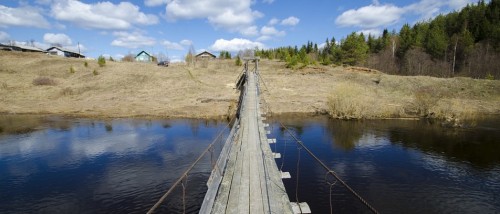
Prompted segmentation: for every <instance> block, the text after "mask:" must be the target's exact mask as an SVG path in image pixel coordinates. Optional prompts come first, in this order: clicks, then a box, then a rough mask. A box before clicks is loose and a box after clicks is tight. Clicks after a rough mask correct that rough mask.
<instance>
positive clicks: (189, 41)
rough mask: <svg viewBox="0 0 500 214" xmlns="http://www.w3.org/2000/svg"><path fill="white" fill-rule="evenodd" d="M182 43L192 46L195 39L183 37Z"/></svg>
mask: <svg viewBox="0 0 500 214" xmlns="http://www.w3.org/2000/svg"><path fill="white" fill-rule="evenodd" d="M180 43H181V45H184V46H190V45H192V44H193V41H191V40H188V39H183V40H181V42H180Z"/></svg>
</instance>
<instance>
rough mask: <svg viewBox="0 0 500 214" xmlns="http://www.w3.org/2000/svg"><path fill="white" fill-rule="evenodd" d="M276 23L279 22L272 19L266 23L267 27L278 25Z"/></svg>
mask: <svg viewBox="0 0 500 214" xmlns="http://www.w3.org/2000/svg"><path fill="white" fill-rule="evenodd" d="M278 22H280V20H279V19H277V18H272V19H271V20H269V22H268V23H267V25H275V24H278Z"/></svg>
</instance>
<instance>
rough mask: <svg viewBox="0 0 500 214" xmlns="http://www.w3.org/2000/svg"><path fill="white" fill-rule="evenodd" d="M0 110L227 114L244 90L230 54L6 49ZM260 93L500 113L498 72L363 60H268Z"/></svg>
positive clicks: (445, 112)
mask: <svg viewBox="0 0 500 214" xmlns="http://www.w3.org/2000/svg"><path fill="white" fill-rule="evenodd" d="M0 65H1V66H0V113H3V114H57V115H65V116H77V117H104V118H106V117H111V118H114V117H160V118H226V117H227V116H228V115H230V114H233V113H234V111H235V107H236V102H237V99H238V96H239V92H238V91H237V90H235V89H234V83H235V81H236V78H237V77H238V75H239V73H240V72H241V70H242V67H237V66H235V65H234V61H233V60H226V61H219V60H216V61H212V62H210V63H198V64H197V65H196V66H194V67H193V66H185V65H183V64H175V63H174V64H172V65H171V66H169V67H159V66H156V65H155V64H152V63H151V64H145V63H134V62H111V61H107V62H106V65H105V66H104V67H99V65H98V64H97V62H96V61H93V60H85V59H68V58H59V57H54V56H47V55H43V54H30V53H15V52H0ZM260 71H261V75H262V79H263V80H264V81H263V82H264V83H265V86H264V88H263V89H264V93H263V97H264V99H266V101H267V102H268V103H269V105H270V107H271V110H272V112H273V113H275V114H330V115H331V116H332V117H334V118H341V119H353V118H355V119H382V118H408V117H430V118H439V119H445V120H446V119H448V120H452V122H453V121H455V120H456V119H459V120H460V119H462V118H472V117H477V116H478V115H489V114H499V113H500V81H498V80H476V79H471V78H460V77H459V78H448V79H443V78H433V77H422V76H418V77H407V76H396V75H386V74H384V73H382V72H379V71H374V70H366V69H361V68H343V67H331V66H309V67H306V68H304V69H301V70H290V69H287V68H285V66H284V64H283V63H281V62H277V61H269V60H263V61H262V62H261V63H260Z"/></svg>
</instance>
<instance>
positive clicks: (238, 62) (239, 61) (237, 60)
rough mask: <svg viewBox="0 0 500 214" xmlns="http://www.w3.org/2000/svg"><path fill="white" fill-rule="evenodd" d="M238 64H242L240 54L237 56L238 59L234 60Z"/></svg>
mask: <svg viewBox="0 0 500 214" xmlns="http://www.w3.org/2000/svg"><path fill="white" fill-rule="evenodd" d="M234 63H235V65H236V66H241V59H240V56H236V61H235V62H234Z"/></svg>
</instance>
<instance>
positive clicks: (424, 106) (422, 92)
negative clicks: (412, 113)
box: [414, 87, 441, 117]
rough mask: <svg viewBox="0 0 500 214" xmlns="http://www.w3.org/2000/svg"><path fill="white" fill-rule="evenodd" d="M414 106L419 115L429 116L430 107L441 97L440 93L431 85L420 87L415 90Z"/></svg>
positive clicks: (430, 114)
mask: <svg viewBox="0 0 500 214" xmlns="http://www.w3.org/2000/svg"><path fill="white" fill-rule="evenodd" d="M414 96H415V102H414V104H415V107H416V110H417V113H418V114H419V115H420V116H424V117H431V116H432V114H433V113H432V112H431V109H432V108H433V107H435V106H436V104H437V103H438V101H439V100H440V99H441V95H440V94H439V93H437V91H435V90H433V89H432V88H431V87H421V88H419V89H417V90H416V91H415V94H414Z"/></svg>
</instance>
